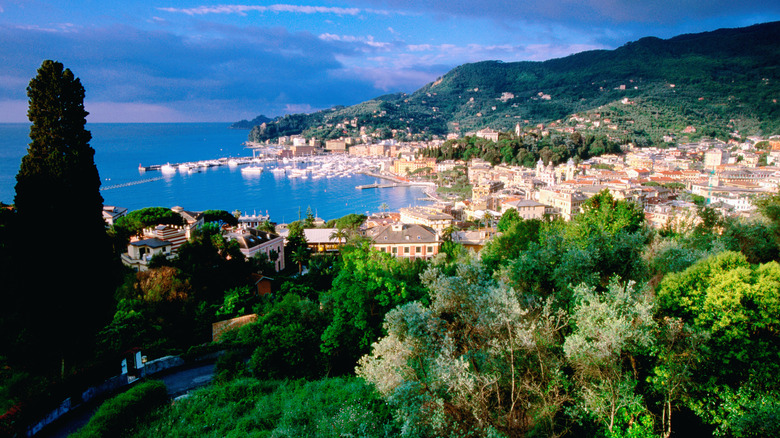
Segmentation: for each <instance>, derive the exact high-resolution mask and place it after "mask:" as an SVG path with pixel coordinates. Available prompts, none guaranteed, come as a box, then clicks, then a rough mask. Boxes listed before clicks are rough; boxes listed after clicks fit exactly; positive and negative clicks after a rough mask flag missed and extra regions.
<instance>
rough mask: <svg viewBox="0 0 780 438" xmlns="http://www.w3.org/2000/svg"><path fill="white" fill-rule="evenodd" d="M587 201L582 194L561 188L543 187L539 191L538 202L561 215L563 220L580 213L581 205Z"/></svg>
mask: <svg viewBox="0 0 780 438" xmlns="http://www.w3.org/2000/svg"><path fill="white" fill-rule="evenodd" d="M587 200H588V197H587V196H585V195H584V194H583V193H582V192H580V191H578V190H572V189H567V188H561V187H545V188H543V189H541V190H539V202H540V203H542V204H544V205H547V206H550V207H552V211H553V212H554V213H555V214H559V215H561V217H563V219H565V220H567V221H568V220H571V218H572V217H574V216H576V215H577V214H579V213H580V211H582V204H584V203H585V201H587Z"/></svg>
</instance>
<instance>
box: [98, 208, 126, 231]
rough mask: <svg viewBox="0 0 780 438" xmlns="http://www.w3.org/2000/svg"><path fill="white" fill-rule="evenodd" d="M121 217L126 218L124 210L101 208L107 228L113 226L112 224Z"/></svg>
mask: <svg viewBox="0 0 780 438" xmlns="http://www.w3.org/2000/svg"><path fill="white" fill-rule="evenodd" d="M122 216H127V209H126V208H122V207H114V206H113V205H104V206H103V220H104V221H105V222H106V224H108V226H109V227H112V226H114V222H116V220H117V219H119V218H120V217H122Z"/></svg>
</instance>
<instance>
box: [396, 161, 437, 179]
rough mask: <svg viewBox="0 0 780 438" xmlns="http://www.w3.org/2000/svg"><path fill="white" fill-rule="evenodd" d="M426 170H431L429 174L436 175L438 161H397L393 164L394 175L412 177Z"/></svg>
mask: <svg viewBox="0 0 780 438" xmlns="http://www.w3.org/2000/svg"><path fill="white" fill-rule="evenodd" d="M426 168H427V169H429V170H428V172H429V173H435V172H436V159H435V158H419V159H417V160H396V161H394V162H393V173H394V174H396V175H401V176H406V175H410V174H413V173H416V172H419V171H420V170H421V169H426Z"/></svg>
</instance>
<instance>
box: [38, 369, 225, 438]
mask: <svg viewBox="0 0 780 438" xmlns="http://www.w3.org/2000/svg"><path fill="white" fill-rule="evenodd" d="M213 375H214V364H213V363H209V364H203V365H199V366H195V367H185V368H182V369H176V370H171V371H166V372H163V373H160V374H159V375H156V376H153V377H150V378H153V379H155V380H161V381H162V382H163V383H165V385H166V386H167V387H168V395H169V396H170V397H171V398H173V397H178V396H180V395H182V394H186V393H187V392H188V391H190V390H192V389H195V388H198V387H201V386H204V385H207V384H208V383H209V382H211V378H212V377H213ZM99 406H100V402H95V403H87V404H85V405H83V406H80V407H78V408H76V409H74V410H73V411H71V412H69V413H67V414H66V415H64V416H63V417H61V418H60V419H58V420H57V421H55V422H54V423H52V424H50V425H49V426H47V427H46V428H44V429H43V430H42V431H41V432H40V433H38V434H37V435H35V437H36V438H65V437H67V436H68V435H70V434H71V433H73V432H76V431H77V430H79V428H81V427H82V426H84V425H85V424H87V422H88V421H89V419H90V418H91V417H92V415H93V414H94V413H95V411H96V410H97V408H98V407H99Z"/></svg>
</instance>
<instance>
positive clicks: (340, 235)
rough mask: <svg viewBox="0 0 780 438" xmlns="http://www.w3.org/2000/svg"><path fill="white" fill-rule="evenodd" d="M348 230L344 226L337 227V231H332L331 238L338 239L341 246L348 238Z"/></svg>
mask: <svg viewBox="0 0 780 438" xmlns="http://www.w3.org/2000/svg"><path fill="white" fill-rule="evenodd" d="M347 236H348V234H347V231H346V230H345V229H343V228H336V230H335V231H333V232H332V233H330V236H328V237H329V238H330V239H331V240H334V239H335V240H336V241H337V242H338V246H339V247H341V246H343V245H344V242H346V240H347Z"/></svg>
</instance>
